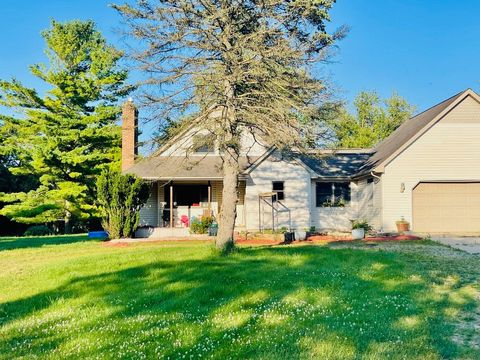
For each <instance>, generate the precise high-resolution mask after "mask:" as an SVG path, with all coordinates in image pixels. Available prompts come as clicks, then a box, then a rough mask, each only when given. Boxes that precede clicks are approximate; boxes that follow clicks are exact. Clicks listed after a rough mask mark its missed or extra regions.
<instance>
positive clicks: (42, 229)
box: [23, 225, 53, 236]
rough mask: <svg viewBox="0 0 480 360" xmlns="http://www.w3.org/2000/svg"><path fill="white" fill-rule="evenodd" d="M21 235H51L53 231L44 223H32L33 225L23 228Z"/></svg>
mask: <svg viewBox="0 0 480 360" xmlns="http://www.w3.org/2000/svg"><path fill="white" fill-rule="evenodd" d="M23 235H24V236H46V235H53V231H52V229H50V228H49V227H48V226H46V225H34V226H30V227H29V228H28V229H27V230H25V232H24V233H23Z"/></svg>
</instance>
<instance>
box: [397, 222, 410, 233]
mask: <svg viewBox="0 0 480 360" xmlns="http://www.w3.org/2000/svg"><path fill="white" fill-rule="evenodd" d="M396 224H397V231H398V232H399V233H401V234H403V233H404V232H406V231H409V230H410V224H409V223H408V221H397V223H396Z"/></svg>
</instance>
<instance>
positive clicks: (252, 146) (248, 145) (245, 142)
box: [162, 128, 268, 156]
mask: <svg viewBox="0 0 480 360" xmlns="http://www.w3.org/2000/svg"><path fill="white" fill-rule="evenodd" d="M208 134H209V131H208V130H201V129H199V128H192V129H190V130H189V131H187V132H186V134H185V135H183V136H182V137H181V138H180V139H178V140H177V141H176V142H175V143H174V144H172V145H171V146H170V147H168V148H166V149H164V150H163V151H162V156H186V155H187V154H191V153H192V144H193V137H194V136H195V135H208ZM241 144H242V146H241V149H242V151H241V152H240V155H241V156H261V155H263V154H264V153H265V151H266V150H267V149H268V146H265V145H263V144H262V143H261V140H259V139H258V138H256V137H254V136H253V135H252V134H251V133H249V132H247V131H245V132H244V133H243V134H242V141H241ZM219 154H220V153H219V151H218V146H215V151H214V152H212V153H209V154H206V156H212V155H219Z"/></svg>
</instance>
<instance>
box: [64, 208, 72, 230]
mask: <svg viewBox="0 0 480 360" xmlns="http://www.w3.org/2000/svg"><path fill="white" fill-rule="evenodd" d="M71 219H72V213H71V212H70V211H68V210H65V229H64V232H65V234H71V233H72V223H71Z"/></svg>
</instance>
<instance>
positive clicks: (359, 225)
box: [352, 220, 372, 233]
mask: <svg viewBox="0 0 480 360" xmlns="http://www.w3.org/2000/svg"><path fill="white" fill-rule="evenodd" d="M352 229H363V230H365V232H366V233H367V232H369V231H370V230H372V226H371V225H370V224H369V223H368V222H367V220H352Z"/></svg>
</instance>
